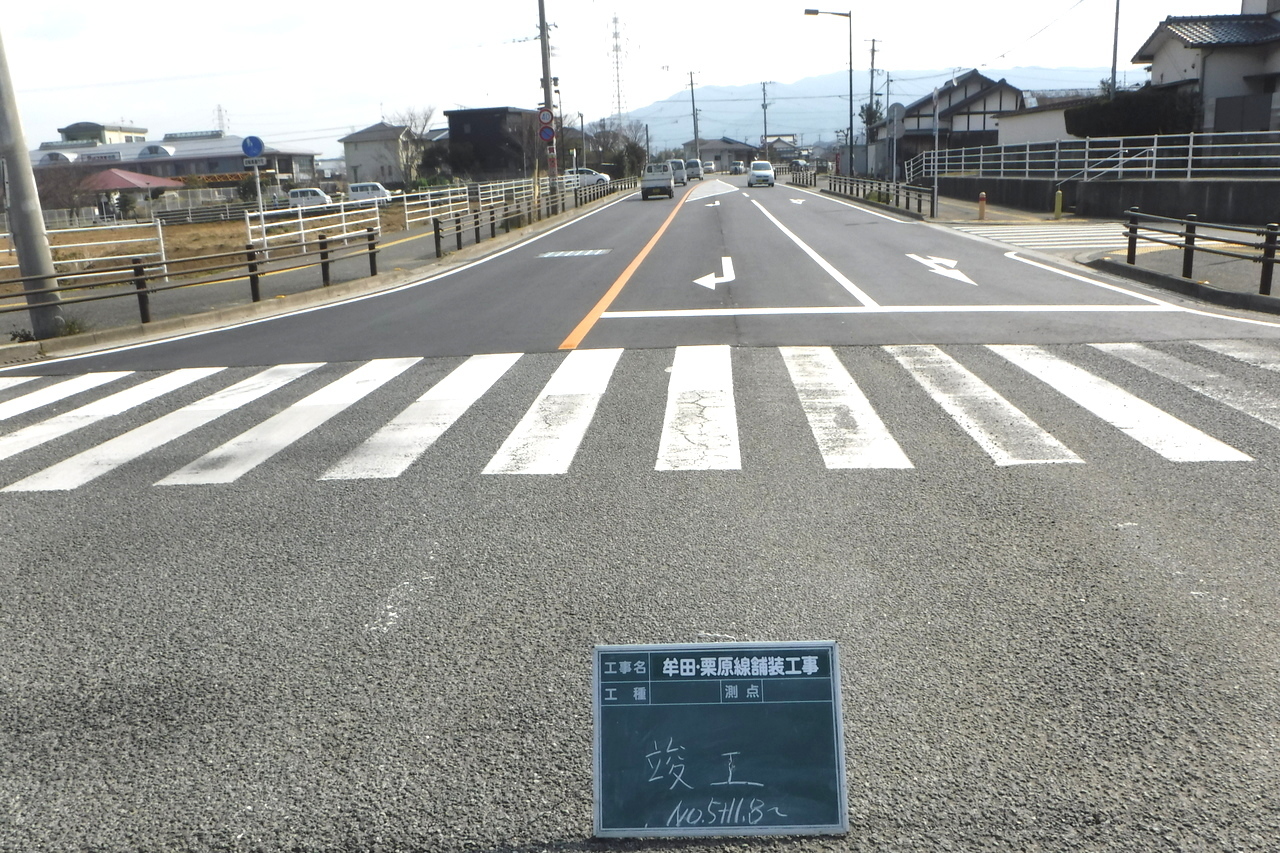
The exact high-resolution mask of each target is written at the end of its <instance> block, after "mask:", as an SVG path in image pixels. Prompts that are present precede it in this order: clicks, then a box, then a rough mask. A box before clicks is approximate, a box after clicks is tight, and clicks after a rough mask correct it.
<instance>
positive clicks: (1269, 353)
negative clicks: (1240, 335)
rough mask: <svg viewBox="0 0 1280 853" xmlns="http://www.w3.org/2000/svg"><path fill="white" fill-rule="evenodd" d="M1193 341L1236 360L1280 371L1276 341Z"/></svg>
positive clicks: (1279, 353)
mask: <svg viewBox="0 0 1280 853" xmlns="http://www.w3.org/2000/svg"><path fill="white" fill-rule="evenodd" d="M1191 343H1193V344H1195V345H1196V346H1199V347H1203V348H1204V349H1207V350H1209V351H1210V352H1216V353H1218V354H1219V355H1225V356H1226V357H1227V358H1234V359H1235V360H1236V361H1242V362H1244V363H1245V364H1249V365H1252V366H1254V367H1260V368H1262V369H1263V370H1274V371H1277V372H1280V349H1277V348H1276V344H1275V341H1268V342H1267V343H1263V342H1262V341H1251V340H1243V341H1192V342H1191Z"/></svg>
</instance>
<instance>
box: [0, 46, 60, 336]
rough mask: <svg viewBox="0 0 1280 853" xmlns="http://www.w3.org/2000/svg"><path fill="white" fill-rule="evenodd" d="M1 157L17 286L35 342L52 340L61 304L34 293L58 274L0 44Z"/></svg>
mask: <svg viewBox="0 0 1280 853" xmlns="http://www.w3.org/2000/svg"><path fill="white" fill-rule="evenodd" d="M0 159H2V160H4V162H5V165H6V167H7V168H6V170H7V172H8V176H9V185H8V187H7V195H6V196H5V204H7V205H8V208H9V210H8V213H9V231H10V232H12V237H11V238H10V239H12V241H13V246H14V248H15V249H16V250H17V252H18V272H19V274H20V275H21V276H22V277H23V278H25V279H26V281H24V282H23V283H22V286H23V288H24V289H25V290H26V291H27V305H28V313H29V314H30V315H31V333H32V334H33V335H35V336H36V338H37V339H39V340H44V339H45V338H54V337H57V336H58V335H60V334H61V333H62V328H63V319H62V308H61V306H60V305H59V302H60V301H61V300H60V299H59V298H58V294H57V293H40V292H38V291H40V290H42V289H44V288H48V287H55V286H57V284H58V279H57V273H56V271H55V270H54V268H53V252H52V251H51V250H50V249H49V235H48V233H47V232H46V231H45V228H44V212H43V211H42V210H41V209H40V196H39V195H38V194H37V192H36V176H35V173H34V172H32V171H31V157H30V156H29V155H28V154H27V143H26V140H25V139H24V138H23V135H22V122H21V120H20V119H19V118H18V101H17V99H16V98H15V97H14V94H13V78H11V77H10V76H9V62H8V60H7V59H6V58H5V53H4V42H3V41H0Z"/></svg>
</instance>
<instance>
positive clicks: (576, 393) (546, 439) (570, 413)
mask: <svg viewBox="0 0 1280 853" xmlns="http://www.w3.org/2000/svg"><path fill="white" fill-rule="evenodd" d="M621 356H622V350H620V349H600V350H577V351H575V352H571V353H569V355H568V356H567V357H566V358H565V360H564V361H563V362H561V363H560V368H559V369H558V370H556V372H555V375H553V376H552V377H551V380H550V381H549V382H548V383H547V384H546V386H545V387H544V388H543V389H542V393H540V394H539V395H538V399H537V400H535V401H534V403H533V405H532V406H530V407H529V411H528V412H526V413H525V416H524V417H523V418H522V419H521V420H520V423H518V424H516V428H515V429H514V430H513V431H512V432H511V435H510V436H509V437H508V438H507V440H506V441H505V442H503V443H502V447H500V448H498V452H497V454H496V455H495V456H494V457H493V459H492V460H490V461H489V464H488V465H487V466H486V467H485V469H484V473H486V474H563V473H565V472H566V471H568V470H569V465H570V464H571V463H572V462H573V457H574V455H575V454H576V453H577V452H578V446H579V445H580V444H582V439H583V437H584V436H585V435H586V434H587V427H589V426H591V419H592V418H593V417H595V414H596V406H597V405H599V403H600V398H601V397H603V396H604V392H605V388H606V387H608V385H609V377H610V376H612V375H613V369H614V368H615V367H616V366H617V364H618V359H619V358H620V357H621Z"/></svg>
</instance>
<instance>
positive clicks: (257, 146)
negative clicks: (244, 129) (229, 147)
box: [240, 136, 266, 157]
mask: <svg viewBox="0 0 1280 853" xmlns="http://www.w3.org/2000/svg"><path fill="white" fill-rule="evenodd" d="M264 148H266V145H264V144H263V142H262V140H261V139H259V138H258V137H256V136H246V137H245V138H244V141H243V142H241V143H240V150H241V151H243V152H244V156H246V157H260V156H262V151H263V149H264Z"/></svg>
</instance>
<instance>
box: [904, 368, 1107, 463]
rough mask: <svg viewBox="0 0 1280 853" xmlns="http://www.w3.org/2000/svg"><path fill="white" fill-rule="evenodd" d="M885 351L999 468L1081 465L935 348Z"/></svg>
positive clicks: (1009, 404) (989, 389)
mask: <svg viewBox="0 0 1280 853" xmlns="http://www.w3.org/2000/svg"><path fill="white" fill-rule="evenodd" d="M884 349H885V351H886V352H888V353H889V354H890V355H892V356H893V357H894V358H895V359H897V361H898V364H900V365H902V367H903V368H904V369H905V370H906V371H907V372H908V373H910V374H911V375H912V377H914V378H915V380H916V381H917V382H919V383H920V386H921V387H922V388H924V390H925V391H927V392H928V394H929V396H930V397H932V398H933V400H934V402H936V403H937V404H938V405H939V406H941V407H942V409H943V410H944V411H945V412H946V413H947V414H948V415H950V416H951V419H952V420H953V421H955V422H956V424H957V425H958V426H959V427H960V428H961V429H963V430H964V431H965V432H966V433H968V434H969V436H970V437H971V438H972V439H973V440H974V441H976V442H977V443H978V446H979V447H981V448H982V449H983V450H985V451H986V452H987V455H988V456H990V457H991V458H992V460H994V461H995V463H996V464H997V465H1030V464H1043V463H1058V462H1082V461H1083V460H1082V459H1081V458H1080V457H1079V456H1077V455H1076V454H1074V453H1072V452H1071V450H1069V449H1068V448H1067V447H1066V445H1064V444H1063V443H1062V442H1060V441H1058V440H1057V439H1056V438H1054V437H1053V436H1051V435H1049V433H1047V432H1045V430H1043V429H1042V428H1041V427H1040V425H1039V424H1037V423H1036V422H1035V421H1033V420H1031V419H1030V418H1029V417H1027V416H1026V415H1025V414H1023V413H1022V410H1021V409H1019V408H1018V407H1017V406H1015V405H1013V404H1012V403H1010V402H1009V401H1008V400H1006V399H1005V398H1004V397H1002V396H1000V395H999V394H998V393H996V391H995V389H993V388H992V387H991V386H989V385H987V384H986V383H985V382H983V381H982V380H981V379H979V378H978V377H977V376H975V375H974V374H973V373H971V372H970V371H969V370H968V369H967V368H965V367H964V366H963V365H961V364H960V363H959V362H958V361H956V360H955V359H953V358H952V357H951V356H949V355H947V354H946V353H944V352H943V351H942V350H940V349H938V348H937V347H935V346H891V347H885V348H884Z"/></svg>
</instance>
